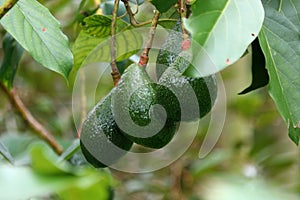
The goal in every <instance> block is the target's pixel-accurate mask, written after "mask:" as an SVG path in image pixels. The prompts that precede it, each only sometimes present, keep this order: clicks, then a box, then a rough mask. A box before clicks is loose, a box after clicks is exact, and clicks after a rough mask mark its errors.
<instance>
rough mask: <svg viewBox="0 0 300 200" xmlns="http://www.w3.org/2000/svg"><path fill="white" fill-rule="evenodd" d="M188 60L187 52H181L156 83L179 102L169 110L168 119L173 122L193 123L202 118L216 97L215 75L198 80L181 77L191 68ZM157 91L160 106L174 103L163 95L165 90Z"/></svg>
mask: <svg viewBox="0 0 300 200" xmlns="http://www.w3.org/2000/svg"><path fill="white" fill-rule="evenodd" d="M189 59H191V53H190V52H189V51H183V52H181V53H180V54H179V56H177V58H176V60H175V61H174V62H173V63H171V65H170V67H169V68H167V69H166V70H165V71H164V73H163V74H162V76H161V77H160V79H159V81H158V84H159V85H160V87H167V88H168V89H169V90H171V91H172V92H173V93H174V94H175V95H176V98H177V101H179V102H180V103H179V104H180V105H178V106H173V109H170V110H169V111H170V112H169V117H170V118H171V119H172V120H174V121H195V120H197V119H199V118H202V117H204V116H205V115H206V114H207V113H208V112H209V111H210V110H211V108H212V106H213V104H214V101H215V100H216V96H217V83H216V78H215V75H211V76H207V77H199V78H192V77H188V76H185V75H183V73H184V71H185V70H186V69H187V68H188V67H190V66H191V63H190V62H189ZM157 91H158V95H157V97H158V98H159V100H158V101H159V102H161V104H166V103H167V102H176V100H175V99H173V98H171V97H168V96H167V95H166V94H165V92H164V91H165V89H158V90H157Z"/></svg>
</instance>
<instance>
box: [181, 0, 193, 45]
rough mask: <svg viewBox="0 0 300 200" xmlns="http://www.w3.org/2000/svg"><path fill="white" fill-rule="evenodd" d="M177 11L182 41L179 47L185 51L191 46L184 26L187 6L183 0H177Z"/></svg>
mask: <svg viewBox="0 0 300 200" xmlns="http://www.w3.org/2000/svg"><path fill="white" fill-rule="evenodd" d="M178 12H179V14H180V18H181V29H182V43H181V49H182V51H185V50H187V49H189V48H190V46H191V40H190V38H189V33H188V32H187V31H186V29H185V27H184V23H183V20H184V19H185V18H187V17H188V12H187V7H186V4H185V0H180V1H179V9H178Z"/></svg>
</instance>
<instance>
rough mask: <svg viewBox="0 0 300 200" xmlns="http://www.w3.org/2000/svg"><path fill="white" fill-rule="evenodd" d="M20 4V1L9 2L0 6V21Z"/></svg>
mask: <svg viewBox="0 0 300 200" xmlns="http://www.w3.org/2000/svg"><path fill="white" fill-rule="evenodd" d="M17 2H18V0H7V1H5V2H4V3H3V4H2V5H1V6H0V19H1V18H2V17H3V16H4V15H5V14H6V13H7V12H8V11H9V10H10V9H11V8H12V7H13V6H14V5H15V4H16V3H17Z"/></svg>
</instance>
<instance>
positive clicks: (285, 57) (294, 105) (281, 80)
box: [259, 0, 300, 144]
mask: <svg viewBox="0 0 300 200" xmlns="http://www.w3.org/2000/svg"><path fill="white" fill-rule="evenodd" d="M263 3H264V7H265V11H266V18H265V21H264V25H263V28H262V31H261V33H260V34H259V42H260V44H261V47H262V50H263V52H264V54H265V57H266V63H267V64H266V65H267V69H268V71H269V75H270V84H269V93H270V95H271V97H272V98H273V100H274V101H275V103H276V105H277V107H278V109H279V112H280V114H281V115H282V117H283V118H284V120H285V121H286V122H287V124H288V126H289V135H290V137H291V139H292V140H293V141H294V142H295V143H297V144H298V142H299V137H300V107H299V101H300V93H299V88H300V79H299V76H300V66H299V63H300V38H299V31H300V1H297V0H290V1H280V0H271V1H263ZM280 3H282V4H280Z"/></svg>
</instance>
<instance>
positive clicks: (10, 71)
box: [0, 33, 24, 89]
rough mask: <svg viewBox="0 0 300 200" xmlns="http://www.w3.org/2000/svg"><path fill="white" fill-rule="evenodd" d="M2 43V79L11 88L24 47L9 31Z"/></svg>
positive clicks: (0, 71) (0, 73) (0, 69)
mask: <svg viewBox="0 0 300 200" xmlns="http://www.w3.org/2000/svg"><path fill="white" fill-rule="evenodd" d="M2 45H3V51H4V58H3V61H2V63H1V67H0V81H1V82H2V83H3V84H4V85H5V86H6V87H7V88H8V89H11V88H12V86H13V81H14V78H15V74H16V71H17V69H18V65H19V61H20V59H21V56H22V55H23V52H24V49H23V48H22V47H21V45H20V44H19V43H18V42H17V41H16V40H15V39H14V38H13V37H12V36H11V35H10V34H9V33H6V34H5V36H4V38H3V41H2Z"/></svg>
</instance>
